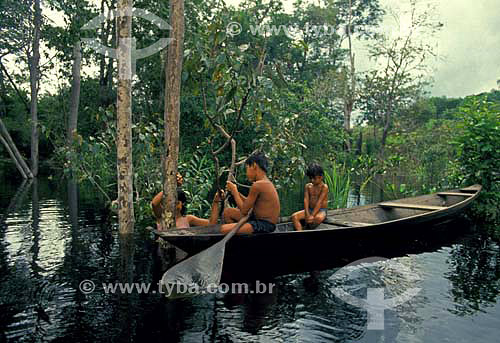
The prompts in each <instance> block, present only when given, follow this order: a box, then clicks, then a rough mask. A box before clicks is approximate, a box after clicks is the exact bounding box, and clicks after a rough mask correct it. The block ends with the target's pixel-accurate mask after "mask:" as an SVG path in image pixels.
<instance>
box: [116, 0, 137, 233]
mask: <svg viewBox="0 0 500 343" xmlns="http://www.w3.org/2000/svg"><path fill="white" fill-rule="evenodd" d="M132 3H133V0H119V1H118V15H117V18H116V20H117V23H116V27H117V30H118V90H117V92H118V96H117V98H118V99H117V124H116V129H117V140H116V148H117V168H118V220H119V227H120V233H124V234H125V233H131V232H133V230H134V203H133V166H132V50H131V36H132V13H131V11H132Z"/></svg>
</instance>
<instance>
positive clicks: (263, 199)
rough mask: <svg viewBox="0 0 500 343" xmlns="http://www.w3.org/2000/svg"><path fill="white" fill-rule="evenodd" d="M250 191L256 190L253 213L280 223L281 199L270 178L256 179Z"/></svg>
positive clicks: (258, 217)
mask: <svg viewBox="0 0 500 343" xmlns="http://www.w3.org/2000/svg"><path fill="white" fill-rule="evenodd" d="M250 192H251V193H252V192H256V194H257V199H256V201H255V203H254V208H253V211H254V212H253V213H254V215H255V218H257V219H264V220H267V221H269V222H271V223H273V224H276V223H278V219H279V215H280V200H279V196H278V192H277V191H276V188H275V187H274V185H273V183H272V182H271V181H269V180H268V179H265V180H259V181H255V182H254V183H253V184H252V187H251V188H250Z"/></svg>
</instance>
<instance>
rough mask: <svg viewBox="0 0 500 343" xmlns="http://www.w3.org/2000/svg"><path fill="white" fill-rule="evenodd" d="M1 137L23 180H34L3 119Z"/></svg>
mask: <svg viewBox="0 0 500 343" xmlns="http://www.w3.org/2000/svg"><path fill="white" fill-rule="evenodd" d="M0 137H1V141H2V143H3V144H4V145H5V148H6V149H7V151H8V153H9V155H10V157H11V158H12V160H13V161H14V164H15V165H16V167H17V169H18V170H19V172H20V173H21V175H22V176H23V178H30V179H31V178H33V174H32V173H31V170H30V168H29V167H28V165H27V164H26V162H25V161H24V158H23V156H22V155H21V153H20V152H19V150H17V147H16V144H15V143H14V141H13V140H12V137H11V136H10V135H9V131H7V128H6V127H5V125H4V123H3V121H2V119H0Z"/></svg>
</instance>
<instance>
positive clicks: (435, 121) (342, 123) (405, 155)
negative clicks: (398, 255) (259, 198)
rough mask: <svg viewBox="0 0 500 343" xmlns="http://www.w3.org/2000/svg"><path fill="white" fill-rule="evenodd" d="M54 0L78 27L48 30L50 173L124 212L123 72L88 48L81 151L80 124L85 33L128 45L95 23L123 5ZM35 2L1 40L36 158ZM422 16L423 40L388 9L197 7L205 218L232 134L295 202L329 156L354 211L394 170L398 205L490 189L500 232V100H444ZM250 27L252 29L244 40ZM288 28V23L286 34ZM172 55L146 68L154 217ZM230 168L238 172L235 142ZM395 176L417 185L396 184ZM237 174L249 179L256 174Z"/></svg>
mask: <svg viewBox="0 0 500 343" xmlns="http://www.w3.org/2000/svg"><path fill="white" fill-rule="evenodd" d="M46 3H47V6H48V7H47V8H45V10H47V9H49V8H50V9H52V10H57V11H58V12H59V13H60V15H61V16H62V17H64V21H65V23H66V25H65V26H63V27H61V26H57V25H55V23H53V22H52V21H51V20H49V18H44V20H43V24H42V27H41V40H42V42H43V44H44V45H45V46H46V47H47V49H46V56H44V59H43V63H42V64H41V66H40V72H41V80H40V84H41V85H42V89H43V90H44V92H43V93H42V95H39V98H38V106H39V109H38V112H39V115H38V119H39V128H40V130H41V132H42V135H41V136H40V153H41V157H40V158H41V163H42V166H43V165H45V166H49V167H50V168H51V173H52V172H54V170H59V171H64V172H66V173H71V172H72V173H74V174H75V175H76V176H77V177H78V178H79V179H80V180H81V181H86V182H90V183H92V185H93V186H94V187H95V188H96V190H98V191H99V192H100V193H101V194H102V196H103V197H105V198H106V200H108V201H110V202H111V200H113V199H114V198H115V197H116V147H115V140H116V127H115V115H116V109H115V106H114V103H115V99H116V94H115V85H114V84H113V78H114V77H116V72H117V71H116V63H113V60H112V59H110V58H108V57H105V56H103V55H99V54H97V53H95V52H94V51H92V50H91V49H89V48H88V47H85V48H84V49H83V67H84V70H87V72H86V73H84V74H83V76H82V80H81V85H80V87H81V88H80V105H79V111H78V129H77V132H76V133H74V134H72V135H71V137H70V140H69V141H70V144H68V143H67V141H68V139H67V136H68V134H67V122H68V116H69V112H70V100H69V99H70V94H71V81H72V77H71V68H72V64H73V54H72V51H73V46H74V45H75V43H76V42H77V41H79V40H80V39H81V38H85V37H99V39H100V40H101V42H102V43H103V45H107V46H112V45H113V44H114V38H113V37H114V25H113V21H112V20H109V21H107V22H105V23H104V24H102V25H101V27H100V28H99V29H97V30H86V31H84V30H80V28H81V26H82V25H84V24H85V23H86V22H88V21H89V20H90V19H92V18H93V17H95V16H97V15H99V14H100V13H104V14H107V13H108V9H109V8H113V7H114V6H115V1H114V0H102V1H101V2H99V4H100V6H98V7H96V6H95V5H92V3H93V2H92V3H91V2H90V1H82V0H50V1H49V0H48V1H47V2H46ZM29 4H30V2H29V1H17V0H16V1H14V0H5V1H2V2H1V3H0V6H1V7H2V8H1V9H2V13H8V15H5V16H3V17H2V18H0V27H1V29H2V32H8V33H9V34H8V35H3V34H2V38H0V52H1V54H0V56H1V57H0V62H1V63H2V69H1V72H0V77H1V78H0V93H1V101H2V104H1V107H0V111H1V118H2V120H3V122H4V123H5V125H6V127H7V128H8V131H9V133H10V135H11V136H12V138H13V140H14V141H15V143H16V145H17V147H18V148H19V150H20V151H21V153H22V154H23V155H24V156H29V153H30V130H31V123H30V120H29V106H28V104H29V102H30V92H29V91H27V89H28V87H27V86H26V85H27V84H28V82H29V78H28V77H27V75H28V74H27V73H26V72H25V71H26V68H27V66H28V65H29V63H30V56H31V55H30V53H31V50H30V49H29V48H24V47H29V39H30V38H29V37H30V35H29V34H27V32H31V30H32V26H33V24H32V21H31V17H30V16H32V15H33V13H32V12H33V11H32V10H31V8H30V7H29ZM134 6H135V7H136V8H143V9H148V10H150V11H151V12H152V13H155V14H156V15H157V16H159V17H161V18H168V2H166V1H140V0H137V1H135V2H134ZM408 11H409V14H410V18H411V23H410V26H409V30H408V31H407V32H403V33H404V34H403V33H402V35H401V36H394V35H392V36H387V35H384V34H383V33H382V32H383V28H382V27H381V23H382V18H383V16H384V14H385V13H386V10H384V9H382V8H381V7H380V4H379V2H378V1H373V0H351V1H349V0H336V1H335V0H324V1H320V2H314V4H313V3H310V2H306V1H300V0H299V1H296V2H295V4H294V9H293V12H292V13H286V12H285V11H284V9H283V7H282V4H281V2H279V1H265V2H264V1H261V0H247V1H244V2H242V3H241V5H240V6H239V7H232V6H229V5H227V4H225V3H224V2H222V1H216V0H212V1H200V0H195V1H189V2H186V36H185V52H184V55H185V57H184V66H183V74H182V75H183V77H182V82H183V84H182V102H181V111H182V114H181V121H180V123H181V128H180V129H181V142H180V146H181V154H180V155H181V157H180V161H179V163H180V170H181V172H182V173H183V174H184V177H185V179H186V185H185V188H186V190H187V191H188V192H189V193H190V195H191V200H192V201H191V203H190V207H191V208H190V211H193V212H194V213H197V214H202V213H204V212H206V211H207V209H208V202H207V200H208V199H210V193H211V192H213V191H214V187H215V179H216V167H215V162H214V159H213V158H212V152H213V151H214V150H215V149H216V148H217V147H218V146H220V145H221V144H222V143H223V142H224V139H225V138H224V136H223V135H221V133H220V131H219V130H218V128H223V129H224V130H225V131H226V132H229V133H231V134H232V133H234V137H235V139H236V142H237V147H236V149H237V156H238V157H239V158H243V157H245V156H247V155H248V154H250V153H251V152H252V151H254V150H255V149H260V150H262V151H265V152H266V154H267V155H268V156H269V157H270V159H271V160H272V161H273V165H272V172H271V174H272V177H273V180H274V181H275V183H276V184H277V186H278V187H279V189H280V192H283V193H286V192H292V191H293V190H294V189H295V190H296V189H300V188H301V187H302V182H303V174H304V168H305V166H306V165H307V163H309V162H311V161H319V162H321V163H322V164H323V165H324V166H325V168H326V169H327V172H328V174H329V175H328V177H327V179H328V180H329V183H330V188H331V189H332V190H335V191H334V196H332V197H331V198H332V199H334V200H335V204H333V203H332V206H342V205H345V200H342V201H339V199H345V198H346V191H345V190H346V187H348V185H349V184H350V183H351V184H352V183H353V182H355V183H357V184H358V185H359V186H361V187H363V186H364V185H366V184H367V183H368V182H370V181H372V180H373V179H374V176H375V175H378V174H385V175H387V176H389V177H387V178H386V180H388V181H386V184H385V185H381V186H382V187H384V188H385V190H386V191H387V192H389V193H391V192H392V193H393V195H394V196H402V195H407V194H412V193H418V192H428V191H430V190H433V189H442V188H446V187H451V186H456V185H460V184H471V183H481V184H483V186H484V187H485V189H486V192H485V193H484V194H483V195H482V197H483V201H482V202H481V203H480V205H479V206H478V207H477V208H476V214H479V217H482V218H483V219H491V220H496V221H498V220H499V217H500V215H499V212H498V203H499V200H500V188H499V187H500V186H499V174H498V170H500V168H499V167H500V165H499V163H500V162H499V161H500V156H499V150H500V141H499V137H500V132H499V131H500V129H499V125H500V114H499V113H500V110H499V104H500V91H497V90H492V91H491V92H489V93H486V94H481V95H475V96H470V97H466V98H463V99H462V98H460V99H458V98H457V99H455V98H445V97H438V98H437V97H429V96H428V95H427V94H426V92H425V90H426V89H427V86H428V85H429V82H430V71H429V70H428V68H427V64H426V61H427V58H428V57H429V56H432V55H433V53H434V52H433V48H432V45H431V43H430V40H431V37H432V35H433V34H434V33H435V32H436V31H437V30H439V27H440V23H438V22H436V21H434V20H433V17H432V16H431V13H432V9H428V8H427V7H425V6H423V5H421V4H420V3H419V2H418V1H414V0H412V1H410V5H409V7H408ZM26 13H29V14H30V15H26ZM42 13H43V11H42ZM235 22H236V23H238V24H239V28H240V30H241V32H240V33H239V34H236V33H235V32H233V31H231V30H229V29H228V27H230V26H228V25H230V23H235ZM280 25H281V26H280ZM272 27H275V28H280V32H279V34H276V32H273V31H272V29H271V28H272ZM320 28H321V29H322V30H323V31H321V30H320ZM133 30H134V37H135V38H136V39H137V42H138V48H139V45H140V47H147V46H149V45H150V44H152V43H154V42H156V41H157V40H158V39H159V38H160V37H163V36H164V35H163V33H162V32H161V30H160V29H159V28H158V27H156V26H155V25H153V24H152V23H150V22H147V21H146V20H143V19H138V20H136V21H134V26H133ZM416 31H418V32H420V33H422V32H423V33H425V35H424V36H423V37H425V39H422V36H420V37H419V36H417V35H416V34H415V32H416ZM321 32H323V33H322V34H319V33H321ZM354 41H363V42H365V44H367V46H369V48H370V49H369V51H370V57H371V58H372V59H373V61H374V67H373V69H371V70H368V71H365V72H358V71H357V70H356V68H355V66H356V60H355V59H354V56H355V52H356V51H355V48H353V47H352V46H353V44H352V42H354ZM23 42H24V43H23ZM23 44H24V45H23ZM164 58H165V57H164V54H162V53H156V54H153V55H151V56H149V57H147V58H144V59H140V60H138V61H137V66H136V73H137V75H136V77H135V78H134V82H133V99H134V103H133V121H134V128H133V160H134V173H135V175H134V186H135V190H134V192H135V194H134V200H135V203H136V206H137V209H136V214H138V217H139V219H141V218H144V216H146V218H148V217H149V200H150V199H151V198H152V196H153V195H154V194H155V193H156V192H158V191H159V190H160V189H161V184H162V171H161V158H162V156H163V148H162V146H163V108H164V103H163V99H164V85H165V79H164V74H165V73H164V65H165V63H164ZM380 65H384V66H386V67H384V68H380V67H377V66H380ZM89 70H90V71H89ZM54 75H56V76H57V77H56V79H57V82H55V83H54V79H55V78H54ZM49 82H52V84H51V85H49V84H48V83H49ZM0 149H4V148H3V146H2V148H0ZM0 151H1V156H2V157H4V158H7V156H8V155H7V153H6V152H5V151H3V150H0ZM218 157H219V160H220V164H221V166H226V167H228V166H229V164H230V162H231V149H230V147H227V149H225V150H224V151H223V152H221V154H220V155H219V156H218ZM224 170H225V172H227V168H225V169H224ZM225 175H226V174H223V175H222V177H221V178H222V179H224V178H225ZM392 175H398V176H401V175H403V176H404V178H405V179H406V180H407V181H406V182H400V181H398V182H395V181H392V179H391V177H390V176H392ZM237 176H238V179H240V180H241V181H243V179H244V175H243V173H242V172H241V171H240V173H239V175H237Z"/></svg>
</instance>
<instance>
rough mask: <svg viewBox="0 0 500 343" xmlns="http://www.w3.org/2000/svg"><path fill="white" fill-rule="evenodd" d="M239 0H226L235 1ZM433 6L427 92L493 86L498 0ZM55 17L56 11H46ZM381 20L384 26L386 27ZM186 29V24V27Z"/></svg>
mask: <svg viewBox="0 0 500 343" xmlns="http://www.w3.org/2000/svg"><path fill="white" fill-rule="evenodd" d="M240 2H241V0H226V3H230V4H233V5H235V4H238V3H240ZM405 2H408V0H400V1H398V0H381V4H382V5H383V6H384V7H390V8H393V9H398V8H401V6H404V3H405ZM420 2H424V3H425V2H430V3H432V4H434V5H435V6H436V8H437V13H436V15H437V16H438V17H439V21H440V22H442V23H443V24H444V26H443V28H442V30H441V32H440V33H439V34H438V36H437V37H436V39H435V43H436V46H437V53H438V55H439V59H434V60H431V61H429V64H430V65H431V66H432V67H433V69H434V73H433V75H432V76H433V78H434V86H433V88H432V89H431V95H433V96H441V95H445V96H448V97H463V96H465V95H470V94H477V93H480V92H484V91H490V90H491V89H497V88H498V86H497V80H498V79H500V30H499V28H500V15H499V14H500V0H477V1H471V0H448V1H446V0H435V1H434V0H430V1H429V0H420ZM283 3H284V7H285V10H287V11H290V10H291V9H292V4H293V0H285V1H283ZM49 16H50V17H52V18H54V19H55V20H56V21H57V19H58V17H57V15H54V16H52V15H50V14H49ZM386 22H387V21H384V28H383V29H385V28H386V26H387V25H386ZM187 29H189V28H187ZM358 48H359V49H360V50H359V51H358V53H357V54H356V55H357V64H358V66H357V70H358V71H359V70H364V69H366V68H368V67H369V65H370V64H369V62H368V60H367V59H366V57H364V56H363V55H366V53H365V52H366V49H365V48H364V47H363V46H358Z"/></svg>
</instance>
